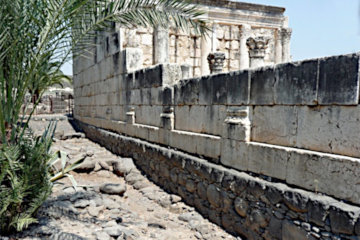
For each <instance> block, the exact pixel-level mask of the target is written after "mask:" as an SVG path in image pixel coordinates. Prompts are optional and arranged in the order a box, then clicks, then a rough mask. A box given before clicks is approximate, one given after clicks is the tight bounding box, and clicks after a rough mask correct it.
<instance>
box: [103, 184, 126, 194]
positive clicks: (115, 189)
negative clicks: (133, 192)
mask: <svg viewBox="0 0 360 240" xmlns="http://www.w3.org/2000/svg"><path fill="white" fill-rule="evenodd" d="M100 191H101V192H103V193H107V194H116V195H123V194H124V193H125V191H126V186H125V185H122V184H114V183H105V184H103V185H101V186H100Z"/></svg>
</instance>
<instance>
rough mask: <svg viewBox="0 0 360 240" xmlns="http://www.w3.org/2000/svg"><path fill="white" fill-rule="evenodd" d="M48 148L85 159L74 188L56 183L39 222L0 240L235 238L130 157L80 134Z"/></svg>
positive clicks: (77, 173)
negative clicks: (149, 176) (160, 184)
mask: <svg viewBox="0 0 360 240" xmlns="http://www.w3.org/2000/svg"><path fill="white" fill-rule="evenodd" d="M53 150H54V151H57V150H61V151H66V152H67V156H68V157H70V159H69V160H70V161H75V160H76V159H73V158H79V156H85V157H86V159H85V161H84V163H83V164H82V166H81V167H80V168H79V169H77V170H76V172H74V173H73V176H74V177H75V179H76V181H77V184H78V186H76V187H73V186H72V184H71V182H70V180H69V179H67V178H65V179H62V180H60V181H58V182H57V183H56V184H55V185H54V188H53V193H52V195H51V197H50V198H49V199H48V200H47V201H46V202H45V204H44V205H43V206H42V207H41V208H40V209H39V211H38V219H39V222H38V223H37V224H33V225H31V226H30V227H29V229H27V230H25V231H23V232H22V233H18V234H14V235H12V236H7V237H5V236H0V240H11V239H23V240H30V239H56V240H81V239H94V240H110V239H116V240H122V239H124V240H131V239H166V240H170V239H239V238H236V237H234V236H232V235H230V234H228V233H227V232H225V231H224V230H223V229H221V228H220V227H218V226H216V225H215V224H213V223H210V222H209V221H208V220H206V219H204V218H203V217H202V216H201V215H200V214H199V213H197V212H196V211H195V210H194V208H192V207H189V206H187V205H186V204H185V203H183V202H182V199H181V197H179V196H177V195H173V194H168V193H166V192H165V191H163V190H162V189H160V188H159V187H158V186H156V185H155V184H154V183H152V182H150V181H149V180H148V179H147V178H146V177H145V176H144V175H143V174H142V173H141V172H140V171H139V170H138V169H137V168H136V166H135V165H134V163H133V161H132V159H131V158H121V157H119V156H116V155H113V154H112V153H111V152H109V151H107V150H106V149H105V148H103V147H100V146H99V145H97V144H96V143H93V142H91V141H90V140H88V139H85V138H70V139H66V140H58V141H56V142H55V143H54V144H53ZM96 168H98V169H96Z"/></svg>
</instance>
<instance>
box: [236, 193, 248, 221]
mask: <svg viewBox="0 0 360 240" xmlns="http://www.w3.org/2000/svg"><path fill="white" fill-rule="evenodd" d="M234 208H235V211H236V212H237V214H239V215H240V216H241V217H246V215H247V211H248V209H249V204H248V202H247V201H246V199H243V198H241V197H237V198H235V201H234Z"/></svg>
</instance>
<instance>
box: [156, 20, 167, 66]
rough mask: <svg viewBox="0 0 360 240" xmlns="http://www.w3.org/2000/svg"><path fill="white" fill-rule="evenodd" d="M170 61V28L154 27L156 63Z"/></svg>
mask: <svg viewBox="0 0 360 240" xmlns="http://www.w3.org/2000/svg"><path fill="white" fill-rule="evenodd" d="M168 62H169V29H164V28H161V27H158V28H156V29H154V64H159V63H168Z"/></svg>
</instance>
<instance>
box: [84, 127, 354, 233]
mask: <svg viewBox="0 0 360 240" xmlns="http://www.w3.org/2000/svg"><path fill="white" fill-rule="evenodd" d="M78 123H79V125H80V126H81V128H82V129H83V130H84V132H85V133H86V136H87V137H88V138H90V139H92V140H94V141H96V142H98V143H100V144H102V145H104V146H105V147H107V148H108V149H109V150H111V151H112V152H114V153H117V154H120V155H122V156H127V157H132V158H133V159H134V161H135V162H136V164H137V165H138V166H139V167H140V168H141V169H142V170H143V171H144V172H145V173H146V174H148V175H149V177H150V178H151V179H152V180H153V181H154V182H156V183H157V184H159V185H161V186H162V187H163V188H164V189H166V190H168V191H170V192H173V193H176V194H179V195H180V196H181V197H182V198H183V199H184V201H185V202H186V203H188V204H190V205H193V206H195V207H196V208H197V209H198V210H199V211H200V212H201V213H202V214H203V215H204V216H206V217H208V218H209V219H210V220H211V221H213V222H215V223H216V224H218V225H220V226H222V227H224V228H225V229H226V230H228V231H229V232H231V233H233V234H235V235H239V236H242V237H246V238H247V239H259V238H263V239H291V240H294V239H324V240H325V239H357V237H355V236H356V235H358V236H360V219H359V214H360V208H359V207H356V206H353V205H350V204H346V203H344V202H341V201H339V200H337V199H334V198H331V197H327V196H323V195H321V194H318V193H314V192H308V191H304V190H300V189H297V188H294V187H289V186H288V185H286V184H284V183H280V182H272V181H271V178H269V177H266V176H260V175H258V176H255V175H254V176H252V175H250V174H248V173H245V172H239V171H236V170H231V169H228V168H226V167H223V166H220V165H219V164H214V163H210V162H209V161H206V160H204V159H201V158H198V157H194V156H191V155H189V154H185V153H183V152H180V151H177V150H175V149H172V148H168V147H161V146H159V145H156V144H152V143H149V142H147V141H143V140H139V139H135V138H132V137H127V136H123V135H119V134H117V133H113V132H109V131H107V130H104V129H101V128H97V127H94V126H90V125H88V124H85V123H82V122H78Z"/></svg>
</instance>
